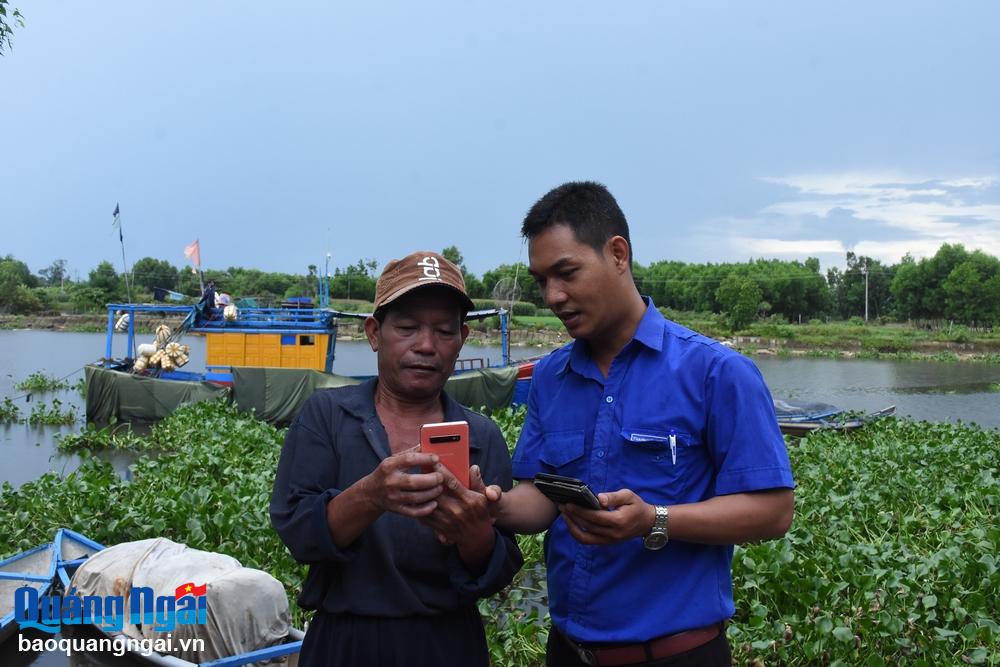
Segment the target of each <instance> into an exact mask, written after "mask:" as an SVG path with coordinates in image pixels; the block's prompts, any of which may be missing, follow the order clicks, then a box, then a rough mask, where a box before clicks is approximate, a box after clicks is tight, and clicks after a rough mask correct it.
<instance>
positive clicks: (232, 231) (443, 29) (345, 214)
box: [0, 0, 1000, 278]
mask: <svg viewBox="0 0 1000 667" xmlns="http://www.w3.org/2000/svg"><path fill="white" fill-rule="evenodd" d="M11 6H12V7H17V8H19V9H20V10H21V12H22V14H23V15H24V20H25V24H26V25H25V26H24V28H20V29H17V30H16V32H15V34H14V48H13V50H12V51H9V52H7V53H6V55H5V56H3V57H2V58H0V127H2V143H0V156H2V161H0V165H2V173H0V229H2V236H0V239H2V240H0V255H6V254H8V253H10V254H13V255H15V256H16V257H18V258H19V259H22V260H24V261H25V262H27V263H28V265H29V266H30V267H31V269H32V270H34V271H38V270H39V269H41V268H43V267H45V266H47V265H48V264H49V263H51V262H52V260H54V259H56V258H64V259H66V260H68V262H69V268H70V275H71V276H72V275H74V274H76V273H77V272H79V275H80V277H84V278H85V277H86V272H87V271H88V270H90V269H91V268H93V267H94V266H95V265H96V264H97V263H98V262H100V261H101V260H105V259H107V260H110V261H112V262H114V263H115V266H116V267H119V268H120V267H121V250H120V247H119V245H118V234H117V232H116V231H115V230H114V229H113V228H112V226H111V222H112V211H113V210H114V208H115V204H116V203H120V205H121V214H122V221H123V224H124V237H125V249H126V256H127V258H128V260H129V262H130V263H131V262H133V261H135V260H136V259H138V258H140V257H143V256H147V255H149V256H153V257H157V258H160V259H166V260H169V261H171V262H172V263H174V264H176V265H178V266H181V265H183V264H184V263H185V261H186V260H185V257H184V255H183V249H184V247H185V246H186V245H187V244H188V243H190V242H191V241H193V240H194V239H196V238H198V239H200V241H201V250H202V259H203V262H204V265H205V266H206V267H209V268H225V267H229V266H253V267H258V268H261V269H265V270H270V271H287V272H296V273H304V272H305V271H306V267H307V265H309V264H317V265H319V266H320V267H321V268H322V266H323V264H324V262H325V258H326V254H327V252H329V253H331V255H332V260H331V261H332V264H331V266H344V265H346V264H348V263H354V262H356V261H357V260H358V259H361V258H371V259H375V260H377V261H378V262H379V266H380V267H381V265H383V264H384V263H385V262H386V261H387V260H389V259H391V258H393V257H400V256H402V255H405V254H407V253H408V252H410V251H412V250H415V249H418V248H429V249H436V250H440V249H442V248H444V247H445V246H448V245H457V246H458V247H459V249H460V250H461V252H462V253H463V255H464V256H465V260H466V264H467V266H468V267H469V269H470V270H471V271H473V273H476V274H479V275H481V274H482V272H483V271H486V270H488V269H491V268H493V267H495V266H497V265H499V264H501V263H512V262H516V261H518V260H519V259H521V260H523V261H526V256H525V252H526V251H525V250H524V249H523V248H522V244H521V242H520V238H519V234H518V229H519V225H520V222H521V219H522V218H523V216H524V214H525V212H526V211H527V209H528V208H529V207H530V206H531V204H532V203H533V202H534V201H535V200H536V199H537V198H538V197H539V196H541V195H542V194H544V193H545V192H546V191H547V190H548V189H549V188H551V187H553V186H556V185H558V184H560V183H562V182H564V181H567V180H576V179H593V180H598V181H601V182H603V183H605V184H606V185H608V187H609V188H610V189H611V191H612V192H613V193H614V194H615V196H616V197H617V198H618V201H619V203H620V204H621V206H622V209H623V210H624V211H625V214H626V216H627V217H628V220H629V222H630V225H631V228H632V240H633V244H634V247H635V257H636V259H637V260H638V261H640V262H641V263H643V264H648V263H649V262H652V261H655V260H660V259H673V260H681V261H686V262H723V261H745V260H747V259H749V258H751V257H754V258H756V257H779V258H783V259H801V260H804V259H806V258H807V257H809V256H816V257H819V258H820V260H821V262H822V264H823V267H824V268H826V267H829V266H833V265H843V262H844V253H845V252H846V251H849V250H850V251H854V252H856V253H859V254H866V255H870V256H873V257H876V258H879V259H882V260H884V261H886V262H896V261H898V260H899V258H900V257H901V256H902V255H903V254H904V253H907V252H909V253H911V254H913V255H915V256H917V257H920V256H924V255H927V254H933V253H934V252H935V251H936V250H937V248H938V247H939V246H940V244H941V243H943V242H961V243H964V244H965V245H966V247H968V248H981V249H983V250H986V251H987V252H989V253H991V254H993V255H995V256H1000V122H998V119H1000V84H998V77H1000V74H998V72H1000V39H998V37H997V29H998V26H1000V3H997V2H992V1H988V0H983V1H981V2H974V1H970V2H958V3H943V2H912V1H909V0H907V1H903V0H896V1H887V2H870V1H865V2H808V3H804V2H800V1H799V2H771V1H769V2H729V3H718V2H701V3H696V2H690V3H683V4H682V3H677V2H667V1H657V2H653V1H643V2H639V1H631V2H628V1H626V2H584V1H581V0H574V1H572V2H569V1H558V2H557V1H551V0H550V1H546V2H530V3H529V2H504V3H501V2H485V1H469V0H463V1H462V2H444V1H442V2H420V3H417V2H410V1H407V2H389V1H384V2H355V3H345V2H288V3H266V4H265V3H256V2H245V1H244V2H231V1H226V0H213V1H212V2H206V3H194V4H192V3H187V4H170V3H163V2H146V1H143V0H128V1H120V2H114V1H110V0H107V1H102V2H99V3H81V2H68V1H62V2H52V1H51V0H50V1H47V2H41V1H40V0H11Z"/></svg>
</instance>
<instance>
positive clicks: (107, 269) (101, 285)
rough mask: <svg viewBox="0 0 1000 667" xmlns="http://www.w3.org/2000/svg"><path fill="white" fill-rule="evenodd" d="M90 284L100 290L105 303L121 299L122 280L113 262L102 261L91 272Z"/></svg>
mask: <svg viewBox="0 0 1000 667" xmlns="http://www.w3.org/2000/svg"><path fill="white" fill-rule="evenodd" d="M88 286H89V287H93V288H94V289H96V290H98V291H99V292H100V294H101V300H102V301H103V302H104V303H111V302H114V301H121V295H122V280H121V276H119V275H118V273H117V272H116V271H115V267H113V266H112V265H111V262H107V261H104V262H101V263H100V264H98V265H97V268H96V269H94V270H93V271H91V272H90V280H89V281H88Z"/></svg>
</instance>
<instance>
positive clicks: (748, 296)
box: [0, 244, 1000, 332]
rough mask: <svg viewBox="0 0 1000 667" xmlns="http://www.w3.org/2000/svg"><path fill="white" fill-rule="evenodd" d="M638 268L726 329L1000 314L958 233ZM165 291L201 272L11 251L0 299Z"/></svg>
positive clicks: (517, 271) (359, 274) (229, 282)
mask: <svg viewBox="0 0 1000 667" xmlns="http://www.w3.org/2000/svg"><path fill="white" fill-rule="evenodd" d="M443 254H444V255H445V256H447V257H448V258H449V259H451V260H452V261H454V262H455V263H456V264H458V266H459V267H460V268H461V269H462V271H463V275H464V276H465V281H466V285H467V287H468V290H469V293H470V296H472V297H473V298H474V299H477V300H478V301H477V305H480V304H485V303H487V302H489V303H494V302H499V303H504V304H508V305H511V304H513V306H514V307H511V308H509V309H510V310H512V312H513V314H514V315H517V316H522V315H523V316H527V317H530V316H532V315H535V314H536V313H535V312H534V311H535V309H543V308H544V303H543V300H542V295H541V293H540V291H539V289H538V286H537V285H536V284H535V282H534V280H533V279H532V277H531V275H530V273H529V272H528V270H527V267H526V266H525V265H524V264H523V263H517V264H503V265H501V266H498V267H496V268H494V269H491V270H489V271H486V272H485V273H483V275H482V276H481V277H478V276H476V275H474V274H472V273H471V272H470V271H469V270H468V269H467V268H466V267H465V264H464V258H463V257H462V254H461V252H460V251H459V250H458V248H456V247H454V246H451V247H449V248H445V249H444V251H443ZM323 273H325V271H324V272H323ZM633 273H634V276H635V281H636V284H637V285H638V287H639V290H640V291H641V292H642V293H643V294H648V295H650V296H651V297H652V298H653V301H654V302H655V303H656V304H657V306H660V307H663V308H668V309H670V310H672V311H678V312H695V313H712V314H713V315H715V316H721V317H722V318H723V322H724V324H725V325H726V326H727V327H728V329H729V330H730V331H735V330H739V329H743V328H745V327H747V326H749V325H751V324H753V323H755V322H758V321H760V320H770V321H773V322H775V323H777V322H783V323H793V322H794V323H797V324H802V323H809V322H811V321H819V322H829V321H846V320H850V319H851V318H854V317H857V318H861V319H862V321H866V322H867V321H877V322H879V323H885V322H910V323H915V324H916V326H918V327H924V328H928V329H931V330H942V329H944V328H949V329H951V328H954V327H955V326H956V325H961V326H963V327H966V328H967V329H968V330H970V331H971V332H979V331H989V330H992V328H994V327H995V326H996V325H998V324H1000V260H998V259H997V258H996V257H993V256H992V255H989V254H987V253H984V252H982V251H979V250H974V251H969V250H966V249H965V248H964V247H963V246H962V245H959V244H944V245H942V246H941V247H940V248H939V249H938V251H937V252H936V253H935V254H934V255H933V256H930V257H924V258H921V259H919V260H917V259H915V258H913V257H911V256H909V255H907V256H905V257H904V258H903V259H902V260H901V261H900V262H899V263H898V264H891V265H889V264H883V263H882V262H880V261H878V260H876V259H873V258H871V257H865V256H860V255H855V254H854V253H850V252H849V253H847V255H846V257H845V266H844V268H840V267H832V268H828V269H827V270H826V272H825V273H824V272H823V271H822V270H821V268H820V264H819V260H817V259H815V258H808V259H806V260H805V261H794V260H792V261H786V260H777V259H757V260H751V261H748V262H742V263H741V262H729V263H720V264H689V263H685V262H678V261H671V260H659V261H654V262H651V263H650V264H649V265H642V264H639V263H635V264H634V265H633ZM377 277H378V265H377V263H376V262H375V261H374V260H368V259H362V260H358V261H357V262H356V263H354V264H350V265H348V266H345V267H337V268H334V270H333V273H332V274H331V275H329V277H328V278H324V277H322V273H321V272H320V270H319V267H317V266H316V265H309V266H308V267H307V272H306V273H304V274H287V273H273V272H272V273H268V272H264V271H259V270H257V269H253V268H245V267H236V266H232V267H229V268H228V269H225V270H218V269H206V270H205V271H204V275H203V278H204V279H205V280H214V281H215V283H216V285H217V288H218V289H219V290H220V291H224V292H227V293H229V294H231V295H232V296H233V297H234V298H235V299H236V300H237V301H238V300H239V299H253V300H254V302H256V303H262V304H263V303H270V304H273V303H278V302H280V301H281V300H283V299H285V298H288V297H291V296H303V295H304V296H311V297H316V296H317V295H318V293H319V291H320V290H319V286H320V283H321V281H322V280H327V281H328V285H329V294H330V296H331V298H332V299H334V300H340V301H343V302H345V303H346V304H347V305H345V307H344V308H343V309H345V310H350V309H351V306H350V304H352V303H354V302H356V301H362V302H370V301H372V299H373V298H374V294H375V282H376V280H377ZM158 291H159V292H160V293H161V294H165V293H167V291H169V292H173V293H174V294H176V295H179V296H180V298H183V299H187V300H189V301H195V300H197V299H198V298H199V296H200V284H199V276H197V275H194V274H192V273H191V272H189V271H187V270H182V269H179V268H177V267H175V266H173V265H172V264H170V263H169V262H167V261H166V260H162V259H156V258H153V257H143V258H142V259H140V260H139V261H137V262H135V264H134V265H133V266H132V267H131V268H130V269H129V271H128V272H127V273H126V274H119V273H118V272H117V270H116V269H115V267H114V266H113V265H112V264H111V263H110V262H102V263H101V264H99V265H98V266H97V267H96V268H94V269H93V270H91V271H90V272H89V274H88V277H87V279H86V280H77V281H72V280H69V279H68V264H67V262H66V260H62V259H58V260H55V261H54V262H53V263H52V264H51V265H50V266H48V267H45V268H43V269H41V270H40V271H39V272H38V274H37V275H36V274H34V273H32V271H31V270H30V269H29V267H28V266H27V265H26V264H24V262H21V261H20V260H18V259H17V258H15V257H13V256H11V255H7V256H6V257H5V258H0V310H2V311H6V312H8V313H13V314H18V313H38V312H56V313H65V312H73V313H82V312H100V311H102V310H103V308H104V305H105V304H106V303H113V302H117V301H123V300H125V299H127V298H129V297H130V296H131V298H132V299H133V300H134V301H150V300H152V298H153V296H154V294H155V293H157V292H158ZM543 314H544V313H543Z"/></svg>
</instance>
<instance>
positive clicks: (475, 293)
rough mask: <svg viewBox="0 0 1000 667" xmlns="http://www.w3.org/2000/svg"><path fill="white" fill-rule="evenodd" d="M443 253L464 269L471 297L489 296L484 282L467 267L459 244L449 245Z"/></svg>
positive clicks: (466, 285)
mask: <svg viewBox="0 0 1000 667" xmlns="http://www.w3.org/2000/svg"><path fill="white" fill-rule="evenodd" d="M441 255H443V256H444V258H445V259H447V260H448V261H449V262H451V263H452V264H454V265H455V266H457V267H458V268H459V269H460V270H461V271H462V279H463V280H465V291H466V292H468V293H469V296H470V297H472V298H473V299H479V298H488V297H489V294H487V293H486V288H485V286H484V285H483V282H482V281H481V280H480V279H479V278H477V277H476V276H475V274H473V273H471V272H470V271H469V269H468V268H466V266H465V258H464V257H462V253H461V252H459V250H458V247H457V246H453V245H450V246H448V247H447V248H445V249H444V250H442V251H441Z"/></svg>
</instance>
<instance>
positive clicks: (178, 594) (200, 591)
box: [174, 581, 208, 600]
mask: <svg viewBox="0 0 1000 667" xmlns="http://www.w3.org/2000/svg"><path fill="white" fill-rule="evenodd" d="M207 590H208V584H202V585H201V586H195V585H194V582H193V581H189V582H188V583H186V584H181V585H180V586H178V587H177V590H175V591H174V599H175V600H179V599H181V598H182V597H184V596H185V595H194V596H195V597H197V596H199V595H204V594H205V592H206V591H207Z"/></svg>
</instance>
